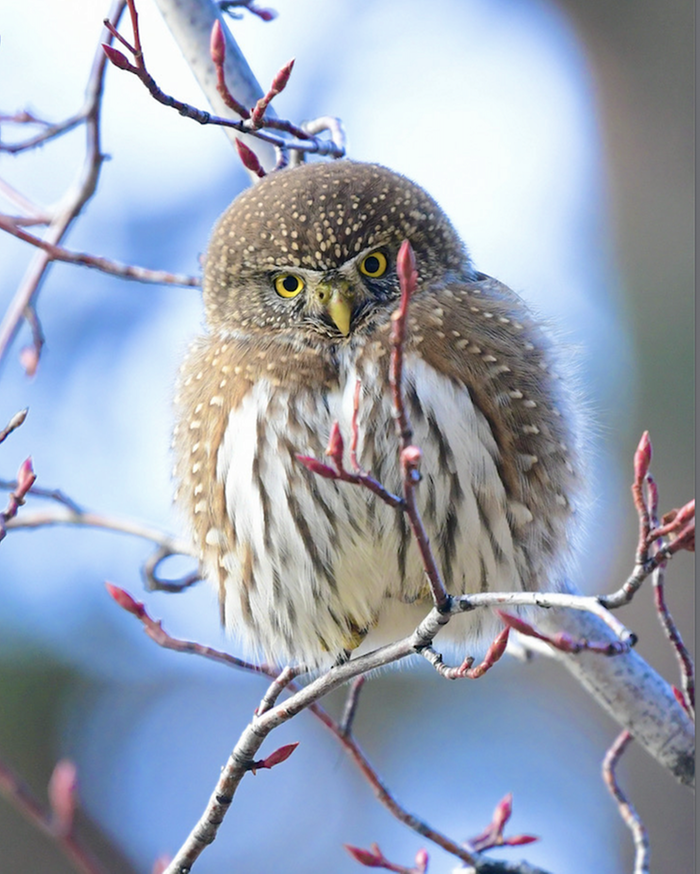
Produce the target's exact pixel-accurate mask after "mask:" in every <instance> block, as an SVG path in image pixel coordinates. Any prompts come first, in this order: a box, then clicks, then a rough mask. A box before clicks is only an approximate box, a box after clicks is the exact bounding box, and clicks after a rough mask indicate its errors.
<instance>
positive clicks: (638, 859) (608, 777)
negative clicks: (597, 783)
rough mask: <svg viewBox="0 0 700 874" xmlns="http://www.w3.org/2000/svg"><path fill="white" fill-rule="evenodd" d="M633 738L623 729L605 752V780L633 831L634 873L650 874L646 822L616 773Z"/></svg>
mask: <svg viewBox="0 0 700 874" xmlns="http://www.w3.org/2000/svg"><path fill="white" fill-rule="evenodd" d="M631 740H632V735H631V734H630V733H629V731H623V732H621V733H620V734H619V735H618V737H617V739H616V740H615V742H614V743H613V745H612V746H611V747H610V749H609V750H608V751H607V753H606V754H605V759H604V760H603V780H604V781H605V785H606V786H607V787H608V789H609V790H610V794H611V795H612V797H613V798H614V799H615V801H616V802H617V807H618V810H619V811H620V816H621V817H622V819H623V820H624V821H625V825H626V826H627V827H628V828H629V829H630V831H631V832H632V838H633V840H634V874H649V855H650V853H649V836H648V834H647V830H646V829H645V828H644V823H643V822H642V820H641V818H640V816H639V814H638V813H637V811H636V810H635V809H634V807H633V806H632V804H630V802H629V801H628V800H627V797H626V795H625V794H624V792H623V791H622V789H621V788H620V785H619V783H618V782H617V776H616V774H615V769H616V767H617V765H618V762H619V761H620V757H621V756H622V754H623V753H624V751H625V750H626V749H627V746H628V744H629V743H630V741H631Z"/></svg>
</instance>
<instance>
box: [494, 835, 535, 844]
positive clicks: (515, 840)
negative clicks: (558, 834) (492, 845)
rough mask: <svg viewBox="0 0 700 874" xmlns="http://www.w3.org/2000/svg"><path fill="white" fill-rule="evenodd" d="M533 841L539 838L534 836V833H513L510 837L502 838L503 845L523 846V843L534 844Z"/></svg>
mask: <svg viewBox="0 0 700 874" xmlns="http://www.w3.org/2000/svg"><path fill="white" fill-rule="evenodd" d="M535 841H539V838H538V837H535V835H515V836H514V837H512V838H504V840H503V846H504V847H524V846H525V844H534V843H535Z"/></svg>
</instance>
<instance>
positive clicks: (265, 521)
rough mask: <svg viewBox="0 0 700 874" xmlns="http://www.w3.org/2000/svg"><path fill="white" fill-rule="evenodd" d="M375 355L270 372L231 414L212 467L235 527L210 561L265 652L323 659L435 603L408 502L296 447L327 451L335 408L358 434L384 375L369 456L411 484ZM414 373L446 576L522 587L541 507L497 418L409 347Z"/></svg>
mask: <svg viewBox="0 0 700 874" xmlns="http://www.w3.org/2000/svg"><path fill="white" fill-rule="evenodd" d="M374 366H375V365H368V364H367V362H366V361H362V360H358V359H357V358H356V356H355V355H354V354H353V353H352V352H350V351H349V352H348V353H347V354H346V355H344V356H342V357H341V360H340V362H339V370H338V373H339V379H338V384H337V386H336V387H335V388H333V389H331V390H327V391H319V390H318V389H317V388H311V387H310V388H308V389H307V390H304V389H302V390H299V389H294V390H293V391H286V390H282V389H280V388H279V386H273V384H272V382H271V381H269V380H267V379H265V378H261V379H259V380H257V381H256V382H255V384H254V385H253V386H252V387H251V389H250V390H249V391H248V393H247V394H246V396H245V397H244V398H243V400H242V401H241V402H240V403H239V404H238V405H237V406H236V408H235V409H234V410H232V411H231V413H230V414H229V416H228V420H227V422H226V425H225V430H224V433H223V439H222V440H221V443H220V446H219V448H218V452H217V454H216V479H217V481H218V483H219V484H220V485H221V486H223V493H224V496H225V508H226V516H227V524H228V525H230V527H231V530H232V532H233V534H234V536H233V538H218V539H220V540H221V541H222V542H225V543H226V544H227V546H226V548H221V549H216V550H210V551H209V562H210V563H211V564H213V563H214V562H215V563H216V567H213V566H212V567H210V568H209V576H210V577H212V578H214V579H216V578H217V577H218V578H221V577H222V575H223V588H224V593H225V602H226V603H225V607H226V610H225V615H226V621H227V624H228V625H229V627H230V628H231V629H232V630H233V632H234V633H235V634H236V635H237V636H239V637H241V638H243V640H244V641H248V642H249V644H250V645H251V648H258V649H259V648H262V651H263V653H264V655H265V656H266V657H267V658H273V659H276V660H280V658H297V659H299V658H300V659H302V660H304V661H306V662H307V663H317V662H319V661H323V659H324V657H325V656H326V655H330V656H334V655H337V654H338V653H340V652H342V651H343V650H351V649H354V648H356V647H357V646H358V645H359V643H360V642H361V641H363V640H364V639H365V638H366V641H365V646H366V645H368V644H376V643H378V642H383V641H384V640H389V639H395V638H396V637H397V636H399V635H400V634H407V633H409V632H410V631H411V630H412V628H413V627H415V625H416V624H417V622H418V621H420V618H422V616H423V615H425V613H426V612H427V610H428V609H429V602H428V600H427V591H426V586H425V580H424V574H423V571H422V567H421V564H420V559H419V556H418V554H417V550H416V548H415V545H414V544H413V542H412V540H411V536H410V533H409V530H408V527H407V523H406V520H405V518H404V516H403V514H402V513H401V512H400V511H398V510H396V509H393V508H391V507H389V506H387V505H385V504H383V503H382V502H381V501H379V500H378V499H377V498H376V497H375V496H374V495H372V494H371V493H369V492H368V491H366V490H364V489H362V488H360V487H357V486H353V485H348V484H345V483H338V482H334V481H329V480H327V479H323V478H321V477H319V476H316V475H314V474H312V473H309V472H308V471H307V470H306V469H305V468H304V467H303V466H302V465H301V464H300V463H299V461H298V460H297V458H296V456H297V454H301V455H311V456H315V457H317V458H323V453H324V449H325V446H326V443H327V439H328V435H329V433H330V429H331V426H332V424H333V422H334V421H337V422H338V423H339V425H340V429H341V433H342V434H343V435H344V436H345V438H346V447H347V445H348V443H349V437H350V433H351V422H352V416H353V396H354V392H355V385H356V381H357V380H358V379H360V381H361V384H362V386H369V385H374V386H377V385H379V386H380V389H379V391H378V392H375V393H370V392H368V391H364V392H363V394H362V395H361V400H360V404H359V409H358V438H359V439H358V457H359V460H360V464H361V466H362V467H363V468H364V469H366V470H368V471H370V472H371V473H372V474H373V475H374V476H375V477H376V478H377V479H379V480H380V481H381V482H382V483H383V484H384V485H385V486H386V487H387V488H388V489H390V490H391V491H394V492H399V493H400V488H401V486H400V483H401V477H400V471H399V468H398V453H397V440H396V436H395V433H394V424H393V417H392V408H391V398H390V394H389V389H388V385H387V386H383V385H382V380H381V379H377V376H378V375H377V373H376V372H373V370H374ZM405 387H406V397H407V403H408V408H409V413H410V416H411V419H412V424H413V428H414V440H415V442H416V444H417V445H419V446H420V447H421V449H422V451H423V468H422V469H423V479H422V482H421V483H420V486H419V504H420V507H421V511H422V514H423V517H424V521H425V523H426V527H427V529H428V532H429V535H430V538H431V541H432V545H433V549H434V551H435V554H436V556H437V558H438V561H439V564H440V566H441V569H442V572H443V574H444V577H445V580H446V583H447V585H448V588H449V590H450V591H451V592H453V593H464V592H471V591H479V590H485V589H487V588H490V589H492V590H493V589H499V590H512V589H518V588H522V587H525V586H526V583H525V582H524V578H525V575H526V572H527V565H528V550H527V541H528V535H527V533H526V529H527V528H528V525H530V524H531V520H532V517H531V514H530V513H529V511H528V510H527V508H525V507H524V506H523V505H522V504H519V503H518V502H517V501H514V500H513V499H512V498H509V496H508V495H507V493H506V489H505V487H504V483H503V482H502V480H501V478H500V476H499V449H498V446H497V445H496V441H495V439H494V436H493V434H492V432H491V429H490V427H489V425H488V423H487V421H486V419H485V418H484V416H483V415H482V414H481V413H480V411H479V410H478V408H477V407H475V405H474V404H473V402H472V400H471V397H470V394H469V392H468V391H467V390H466V388H463V387H462V388H460V387H458V386H457V385H456V384H455V383H454V382H453V381H450V380H448V379H446V378H444V377H442V376H441V375H440V374H439V373H437V372H436V371H435V370H434V369H432V368H430V367H428V366H427V365H426V364H425V362H423V361H422V360H421V359H420V358H419V357H418V356H416V355H412V356H409V357H408V358H407V361H406V381H405ZM346 466H347V467H348V468H350V459H349V458H346ZM523 532H525V533H523ZM210 539H211V541H212V543H214V542H216V541H217V536H216V535H215V536H213V537H212V538H210ZM461 620H462V617H460V622H461ZM477 622H478V620H477ZM452 625H454V626H457V625H458V622H457V621H455V622H454V623H452ZM465 626H466V623H462V624H461V625H460V628H459V629H457V628H456V629H454V632H455V633H456V634H457V635H458V636H461V637H462V638H463V637H465V636H473V633H474V631H475V630H478V629H476V627H475V623H474V621H472V627H471V634H470V633H469V631H467V630H465ZM451 627H452V626H450V628H451Z"/></svg>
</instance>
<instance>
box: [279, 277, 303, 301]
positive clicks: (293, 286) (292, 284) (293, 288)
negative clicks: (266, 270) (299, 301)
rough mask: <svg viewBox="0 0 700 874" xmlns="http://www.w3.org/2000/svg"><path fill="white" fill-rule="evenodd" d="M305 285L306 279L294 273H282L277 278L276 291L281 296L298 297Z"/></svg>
mask: <svg viewBox="0 0 700 874" xmlns="http://www.w3.org/2000/svg"><path fill="white" fill-rule="evenodd" d="M303 287H304V280H303V279H302V278H301V277H300V276H297V275H296V274H294V273H281V274H280V275H279V276H278V277H277V278H276V279H275V291H276V292H277V294H279V295H280V297H296V296H297V295H298V294H299V292H300V291H301V290H302V288H303Z"/></svg>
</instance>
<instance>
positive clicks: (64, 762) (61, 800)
mask: <svg viewBox="0 0 700 874" xmlns="http://www.w3.org/2000/svg"><path fill="white" fill-rule="evenodd" d="M77 782H78V781H77V769H76V767H75V765H74V764H73V762H71V761H70V760H69V759H61V761H60V762H58V763H57V764H56V767H55V768H54V769H53V773H52V774H51V779H50V780H49V786H48V796H49V805H50V806H51V813H52V814H53V821H52V827H53V830H54V831H55V832H56V833H57V834H60V835H67V834H70V832H71V829H72V828H73V816H74V814H75V808H76V787H77Z"/></svg>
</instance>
